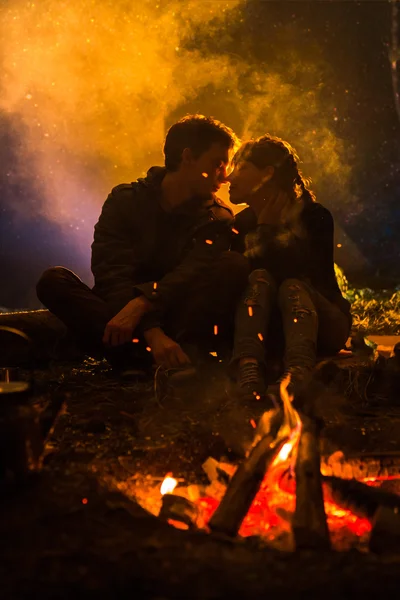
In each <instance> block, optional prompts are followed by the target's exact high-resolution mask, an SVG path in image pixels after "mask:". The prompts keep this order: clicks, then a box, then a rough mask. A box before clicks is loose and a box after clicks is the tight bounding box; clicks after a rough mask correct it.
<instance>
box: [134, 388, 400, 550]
mask: <svg viewBox="0 0 400 600" xmlns="http://www.w3.org/2000/svg"><path fill="white" fill-rule="evenodd" d="M289 383H290V378H287V379H285V380H284V381H283V382H282V384H281V389H280V393H281V399H282V406H281V407H280V408H276V409H274V410H271V411H268V412H267V413H264V415H263V416H262V417H261V419H260V420H259V422H258V425H257V426H256V427H255V434H254V440H253V443H252V445H251V447H250V448H249V449H248V451H247V454H246V457H245V458H244V460H243V461H242V462H241V463H240V464H239V465H235V464H231V463H228V462H219V461H218V460H216V459H215V458H211V457H210V458H208V460H207V461H206V462H205V463H204V464H203V470H204V472H205V473H206V475H207V478H208V480H209V484H208V485H184V484H185V482H184V481H182V480H179V479H175V478H174V476H173V474H172V473H168V474H167V475H166V476H165V478H164V479H163V481H162V482H161V485H160V484H158V486H157V487H156V488H155V487H154V486H153V488H152V490H150V488H151V486H149V487H148V488H147V491H146V492H144V493H143V494H142V496H141V495H140V494H138V495H136V496H135V497H136V499H137V501H139V503H141V504H142V505H143V506H144V507H145V508H147V509H148V510H150V511H151V512H153V513H154V514H157V515H159V517H160V518H161V519H163V520H165V521H167V522H168V523H169V524H170V525H172V526H174V527H177V528H180V529H192V530H203V531H207V532H209V533H212V534H218V535H222V536H225V537H229V538H231V539H232V538H248V537H253V538H257V539H259V540H260V541H261V542H263V543H266V544H269V545H272V546H274V547H276V548H279V549H281V550H286V551H287V550H297V549H314V550H329V549H331V548H332V549H337V550H344V549H348V548H350V547H354V546H357V547H358V548H359V549H362V550H367V549H368V548H369V549H371V550H372V551H375V552H384V551H389V550H390V551H392V550H393V549H396V548H397V550H400V515H399V510H400V497H399V496H397V495H396V494H393V493H390V492H387V491H384V490H382V489H380V488H379V487H378V486H379V485H380V483H381V482H382V480H388V479H399V481H400V472H399V469H398V467H397V466H396V465H393V464H392V465H391V461H390V457H386V464H385V459H382V460H381V461H380V463H379V464H380V466H379V468H378V467H377V468H376V469H374V471H373V472H374V476H371V472H372V471H371V470H369V469H368V468H365V465H363V464H362V463H361V464H360V461H359V460H357V459H353V461H351V460H349V461H346V460H345V458H344V456H343V454H342V453H341V452H336V453H334V454H333V455H331V456H330V457H328V458H326V459H325V458H322V460H321V457H320V451H319V432H318V426H317V423H316V420H315V419H314V418H313V415H312V409H311V408H310V404H308V405H307V402H305V404H303V410H302V411H301V412H298V411H297V410H295V408H294V407H293V397H291V396H290V395H289V394H288V384H289ZM311 393H312V394H314V395H315V389H314V390H312V392H311ZM254 425H255V423H254ZM338 475H340V476H338ZM151 492H152V493H151Z"/></svg>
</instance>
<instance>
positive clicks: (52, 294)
mask: <svg viewBox="0 0 400 600" xmlns="http://www.w3.org/2000/svg"><path fill="white" fill-rule="evenodd" d="M36 293H37V296H38V298H39V300H40V301H41V302H42V304H43V305H44V306H46V308H48V309H49V310H50V311H51V312H52V313H53V314H54V315H56V316H57V317H58V318H59V319H60V320H61V321H62V322H63V323H64V324H65V325H66V326H67V328H68V329H69V331H71V332H72V333H73V334H74V335H76V336H77V338H78V339H79V340H81V341H82V342H83V344H84V345H86V346H87V347H88V348H93V347H94V348H98V349H100V350H101V349H102V343H101V340H102V337H103V333H104V328H105V326H106V324H107V323H108V321H109V320H110V319H111V317H112V315H111V314H110V311H109V308H108V306H107V304H106V302H104V300H102V299H101V298H99V297H98V296H96V294H95V293H94V292H92V290H91V289H90V288H89V287H88V286H87V285H86V284H84V283H83V281H81V280H80V279H79V277H78V276H77V275H75V273H73V272H72V271H70V270H69V269H65V268H64V267H52V268H50V269H47V270H46V271H45V272H44V273H43V275H42V276H41V278H40V279H39V281H38V283H37V286H36Z"/></svg>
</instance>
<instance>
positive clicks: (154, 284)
mask: <svg viewBox="0 0 400 600" xmlns="http://www.w3.org/2000/svg"><path fill="white" fill-rule="evenodd" d="M157 285H158V284H157V281H155V282H154V283H153V290H156V289H157Z"/></svg>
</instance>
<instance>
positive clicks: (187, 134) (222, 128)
mask: <svg viewBox="0 0 400 600" xmlns="http://www.w3.org/2000/svg"><path fill="white" fill-rule="evenodd" d="M214 143H218V144H221V145H222V146H225V147H226V148H228V149H235V148H237V146H238V138H237V137H236V135H235V133H234V132H233V130H232V129H231V128H230V127H227V126H226V125H224V124H223V123H221V122H220V121H217V119H214V118H213V117H205V116H203V115H187V116H186V117H183V119H180V120H179V121H178V122H177V123H174V124H173V125H172V126H171V127H170V128H169V130H168V132H167V136H166V138H165V143H164V156H165V166H166V168H167V170H168V171H177V170H178V169H179V165H180V164H181V161H182V152H183V151H184V149H185V148H190V149H191V150H192V152H193V155H194V156H195V158H198V157H199V156H201V154H203V153H204V152H206V151H207V150H208V149H209V148H210V147H211V145H212V144H214Z"/></svg>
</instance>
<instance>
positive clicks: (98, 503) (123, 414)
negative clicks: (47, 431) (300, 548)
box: [0, 359, 400, 600]
mask: <svg viewBox="0 0 400 600" xmlns="http://www.w3.org/2000/svg"><path fill="white" fill-rule="evenodd" d="M341 363H342V364H341V369H340V370H339V371H338V374H337V376H336V379H335V382H334V384H331V385H330V390H331V391H329V390H328V389H327V394H326V398H324V399H323V405H322V406H320V407H319V412H320V414H321V415H322V416H323V418H324V421H325V428H324V430H323V453H324V454H329V453H330V452H332V451H334V450H337V449H341V450H343V451H344V452H345V453H350V454H351V453H360V452H373V451H379V452H384V451H390V452H394V451H399V452H400V401H398V402H396V398H395V396H394V395H393V393H392V392H393V390H390V389H389V388H390V386H389V388H388V386H387V385H386V386H385V385H382V384H379V385H378V383H379V382H378V383H377V381H375V380H376V377H375V376H373V377H371V369H370V368H369V367H366V366H364V367H362V366H361V362H360V359H358V360H357V361H355V360H353V359H343V360H342V361H341ZM39 387H40V388H41V390H42V393H43V394H44V395H45V396H46V395H47V396H48V397H49V398H51V397H60V395H61V396H64V397H65V398H66V401H67V413H66V414H64V415H62V416H61V417H60V418H59V420H58V422H57V426H56V429H55V432H54V435H53V437H52V438H51V441H50V444H48V452H49V454H48V455H47V458H46V460H45V466H44V468H43V470H42V472H41V473H40V475H39V476H38V478H37V480H36V481H35V482H32V483H30V484H29V485H27V486H26V487H25V488H23V489H18V490H15V489H12V488H10V487H4V488H3V489H2V494H1V503H2V509H1V510H2V519H1V525H0V536H1V540H2V543H1V550H0V554H1V561H0V573H1V587H2V594H1V597H2V598H5V599H7V600H8V599H14V598H41V599H42V600H45V599H50V598H51V599H55V598H57V599H58V598H60V599H61V598H62V599H64V598H72V597H74V598H81V597H82V598H130V599H131V598H152V599H154V600H155V599H157V600H161V599H166V598H185V599H204V600H209V599H212V598H221V597H224V598H231V597H242V598H261V597H267V596H269V597H271V598H274V597H278V595H279V596H280V597H282V598H286V597H289V594H290V595H291V597H293V598H302V597H305V596H307V598H309V597H321V598H322V597H323V598H350V597H351V598H354V597H357V596H358V597H363V598H378V597H381V596H382V594H383V593H384V594H385V596H386V595H387V594H389V595H388V596H387V597H391V596H393V597H394V595H395V594H396V597H397V596H398V591H399V590H400V571H399V568H400V556H386V557H377V556H375V555H372V554H364V553H360V552H358V551H356V550H352V551H349V552H330V553H328V554H321V553H312V552H309V553H305V552H297V553H283V552H278V551H276V550H274V549H271V548H268V547H266V546H265V545H263V544H262V543H260V542H257V541H255V540H250V539H248V540H243V541H230V540H226V539H221V538H218V537H217V536H214V535H208V534H204V533H190V532H186V531H179V530H176V529H174V528H173V527H170V526H169V525H167V524H165V523H163V522H161V521H160V520H159V519H157V518H156V517H154V516H152V515H151V514H150V513H148V512H147V511H145V510H144V509H143V508H141V507H140V506H139V505H138V504H137V503H136V502H134V501H133V500H132V498H133V497H134V495H135V491H134V490H135V488H134V485H135V483H134V482H135V477H136V478H137V477H138V474H140V481H142V482H143V481H146V476H147V481H148V482H149V485H150V483H151V482H154V480H155V478H160V481H161V480H162V478H163V477H164V476H165V474H166V473H167V472H168V471H172V472H173V474H174V475H175V476H178V477H181V478H184V479H185V482H186V483H199V482H201V481H203V480H204V477H205V476H204V473H203V472H202V469H201V465H202V463H203V461H204V460H205V459H206V458H207V457H208V456H210V455H211V456H214V457H215V458H217V459H219V458H221V456H223V455H225V456H227V457H228V458H232V453H230V452H229V450H228V449H227V447H228V446H229V447H234V446H235V443H237V440H238V439H239V438H240V437H241V436H249V435H251V426H250V425H249V413H248V412H247V411H245V410H244V409H240V408H239V407H238V406H237V405H236V404H235V403H233V402H232V401H231V400H228V398H227V396H226V394H224V387H225V384H224V378H223V376H222V374H221V365H219V364H218V363H216V364H215V365H214V366H210V369H209V371H208V373H207V374H206V376H205V377H204V378H203V379H202V381H200V382H198V384H197V385H196V387H195V388H193V387H192V388H190V389H187V390H186V391H185V390H183V391H182V390H181V391H180V392H179V393H177V392H175V393H174V394H170V395H169V396H168V397H166V398H163V399H161V400H160V398H159V399H158V400H157V399H156V398H155V395H154V387H153V382H151V381H147V382H145V383H143V384H137V383H126V382H121V381H117V380H115V379H113V377H112V375H111V373H110V370H109V368H108V367H107V364H106V363H104V362H103V363H99V362H96V361H94V360H91V359H89V360H87V361H86V362H85V363H84V364H83V365H79V367H77V366H76V365H75V367H73V366H72V365H66V364H64V365H63V364H58V365H57V364H55V363H54V364H53V365H52V366H51V367H50V368H49V369H47V370H46V371H41V372H40V373H39ZM388 389H389V392H390V393H388ZM332 390H333V391H332ZM343 390H346V393H347V398H346V399H345V398H344V396H343V393H341V392H342V391H343ZM127 481H128V482H131V483H130V484H129V485H130V487H129V485H127V483H126V482H127ZM136 485H139V484H138V483H137V484H136ZM140 485H141V488H140V489H141V493H142V494H143V485H142V484H140ZM132 486H133V487H132ZM138 489H139V488H138ZM121 490H122V491H121ZM127 490H128V492H129V493H127ZM86 500H87V502H86Z"/></svg>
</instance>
